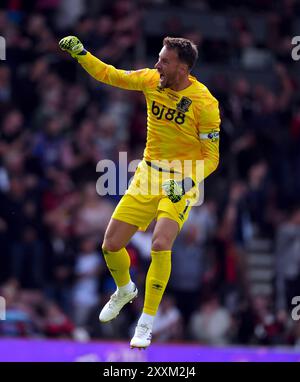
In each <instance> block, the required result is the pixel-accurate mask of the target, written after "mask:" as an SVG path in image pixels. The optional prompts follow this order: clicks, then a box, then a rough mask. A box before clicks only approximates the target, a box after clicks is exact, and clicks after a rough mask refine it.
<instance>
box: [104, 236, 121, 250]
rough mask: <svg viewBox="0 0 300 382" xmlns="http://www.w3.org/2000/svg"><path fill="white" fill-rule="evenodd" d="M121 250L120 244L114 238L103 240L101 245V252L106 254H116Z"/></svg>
mask: <svg viewBox="0 0 300 382" xmlns="http://www.w3.org/2000/svg"><path fill="white" fill-rule="evenodd" d="M121 248H123V247H122V246H121V245H120V242H118V241H117V240H116V239H114V238H107V239H106V238H104V240H103V244H102V250H103V251H106V252H118V251H119V250H120V249H121Z"/></svg>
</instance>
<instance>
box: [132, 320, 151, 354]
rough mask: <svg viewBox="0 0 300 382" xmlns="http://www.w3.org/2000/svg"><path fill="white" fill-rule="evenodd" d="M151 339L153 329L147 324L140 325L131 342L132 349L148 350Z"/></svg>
mask: <svg viewBox="0 0 300 382" xmlns="http://www.w3.org/2000/svg"><path fill="white" fill-rule="evenodd" d="M151 339H152V327H151V326H149V325H147V324H138V325H137V327H136V328H135V332H134V336H133V337H132V339H131V341H130V347H131V349H133V348H138V349H146V348H147V347H148V346H149V345H150V344H151Z"/></svg>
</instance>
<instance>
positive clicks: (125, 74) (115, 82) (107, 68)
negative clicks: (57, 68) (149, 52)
mask: <svg viewBox="0 0 300 382" xmlns="http://www.w3.org/2000/svg"><path fill="white" fill-rule="evenodd" d="M59 46H60V48H61V49H62V50H65V51H67V52H68V53H70V54H71V56H72V57H74V58H75V59H76V60H77V61H78V62H79V64H80V65H81V66H82V67H83V68H84V69H85V70H86V71H87V72H88V73H89V74H90V75H91V76H92V77H94V78H95V79H96V80H97V81H100V82H104V83H106V84H108V85H112V86H116V87H119V88H122V89H127V90H141V91H143V90H144V88H145V86H146V84H145V83H146V81H148V82H149V80H151V78H153V74H152V75H151V73H152V72H153V71H152V70H150V69H141V70H136V71H125V70H120V69H116V68H115V67H113V66H112V65H107V64H105V63H104V62H102V61H101V60H99V59H98V58H97V57H95V56H93V55H92V54H91V53H89V52H87V51H86V50H85V49H84V47H83V45H82V43H81V42H80V41H79V40H78V39H77V37H74V36H68V37H65V38H63V39H62V40H61V41H60V42H59Z"/></svg>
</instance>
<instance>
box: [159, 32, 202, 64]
mask: <svg viewBox="0 0 300 382" xmlns="http://www.w3.org/2000/svg"><path fill="white" fill-rule="evenodd" d="M163 45H164V46H165V47H166V48H168V49H174V50H176V52H177V55H178V58H179V60H180V61H182V62H184V63H185V64H187V65H188V68H189V70H190V71H191V70H192V69H193V67H194V65H195V63H196V61H197V58H198V49H197V46H196V45H195V44H194V43H193V42H192V41H190V40H188V39H186V38H181V37H165V38H164V40H163Z"/></svg>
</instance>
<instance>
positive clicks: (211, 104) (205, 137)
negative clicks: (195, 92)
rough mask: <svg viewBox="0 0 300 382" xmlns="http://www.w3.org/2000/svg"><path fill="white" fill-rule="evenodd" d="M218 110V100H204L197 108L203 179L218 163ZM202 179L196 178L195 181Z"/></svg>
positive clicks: (219, 120)
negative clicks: (199, 107) (198, 108)
mask: <svg viewBox="0 0 300 382" xmlns="http://www.w3.org/2000/svg"><path fill="white" fill-rule="evenodd" d="M220 122H221V119H220V112H219V104H218V101H217V100H216V99H215V98H213V97H211V98H207V99H205V100H204V103H203V104H202V106H201V109H200V110H199V139H200V145H201V154H202V158H203V161H204V169H203V172H204V174H203V179H205V178H206V177H207V176H208V175H210V174H211V173H212V172H214V171H215V170H216V168H217V167H218V164H219V140H220ZM203 179H197V182H199V181H202V180H203Z"/></svg>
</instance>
